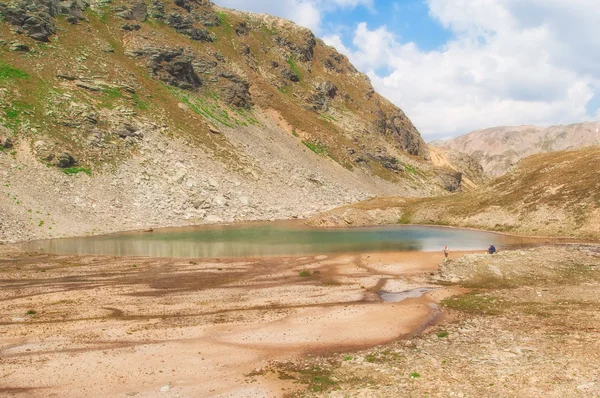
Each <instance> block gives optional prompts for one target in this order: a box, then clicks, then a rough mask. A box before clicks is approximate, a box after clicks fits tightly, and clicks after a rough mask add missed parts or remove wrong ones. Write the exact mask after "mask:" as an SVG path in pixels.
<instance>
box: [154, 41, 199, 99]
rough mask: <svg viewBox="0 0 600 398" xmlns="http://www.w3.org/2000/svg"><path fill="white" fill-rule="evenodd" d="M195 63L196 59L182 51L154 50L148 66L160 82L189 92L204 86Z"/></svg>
mask: <svg viewBox="0 0 600 398" xmlns="http://www.w3.org/2000/svg"><path fill="white" fill-rule="evenodd" d="M193 63H194V58H193V57H192V56H189V55H185V54H184V52H183V50H182V49H177V50H175V49H154V50H153V51H151V55H150V59H149V62H148V66H149V68H150V70H151V71H152V73H153V74H154V75H155V76H156V77H157V78H158V79H159V80H162V81H163V82H165V83H167V84H169V85H171V86H175V87H180V88H183V89H188V90H189V89H194V88H197V87H200V86H201V85H202V82H201V81H200V78H199V77H198V75H197V74H196V72H195V70H194V65H193Z"/></svg>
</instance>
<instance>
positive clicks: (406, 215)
mask: <svg viewBox="0 0 600 398" xmlns="http://www.w3.org/2000/svg"><path fill="white" fill-rule="evenodd" d="M410 216H411V215H410V214H409V213H404V214H402V217H400V219H399V220H398V224H404V225H406V224H410V223H411V220H410Z"/></svg>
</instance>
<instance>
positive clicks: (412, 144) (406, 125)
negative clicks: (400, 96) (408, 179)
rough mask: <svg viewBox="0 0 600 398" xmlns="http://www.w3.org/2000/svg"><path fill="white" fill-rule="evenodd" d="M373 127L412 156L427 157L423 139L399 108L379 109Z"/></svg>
mask: <svg viewBox="0 0 600 398" xmlns="http://www.w3.org/2000/svg"><path fill="white" fill-rule="evenodd" d="M375 128H376V129H377V131H378V132H379V133H380V134H384V135H387V136H390V137H391V138H392V139H393V141H394V142H395V143H396V145H398V146H399V147H400V148H401V149H402V150H403V151H406V152H408V153H410V154H411V155H414V156H423V157H425V158H427V159H428V158H429V153H428V150H427V145H426V144H425V141H423V139H422V138H421V135H420V134H419V132H418V131H417V129H416V128H415V126H414V125H413V124H412V123H411V122H410V120H409V119H408V118H407V117H406V115H405V114H404V112H402V111H401V110H400V109H396V110H394V111H392V112H389V113H386V112H384V111H383V110H382V109H380V110H379V112H378V115H377V120H376V122H375Z"/></svg>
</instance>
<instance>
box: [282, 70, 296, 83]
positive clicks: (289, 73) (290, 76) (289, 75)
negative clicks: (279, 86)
mask: <svg viewBox="0 0 600 398" xmlns="http://www.w3.org/2000/svg"><path fill="white" fill-rule="evenodd" d="M279 73H280V74H281V77H283V78H284V79H286V80H289V81H291V82H294V83H298V82H299V81H300V76H298V75H297V74H296V72H294V71H293V70H291V69H289V68H284V69H282V70H281V72H279Z"/></svg>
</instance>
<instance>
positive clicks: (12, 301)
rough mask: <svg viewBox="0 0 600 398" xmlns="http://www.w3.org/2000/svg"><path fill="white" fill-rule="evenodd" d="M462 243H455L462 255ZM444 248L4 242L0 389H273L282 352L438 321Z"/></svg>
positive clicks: (94, 393) (317, 349)
mask: <svg viewBox="0 0 600 398" xmlns="http://www.w3.org/2000/svg"><path fill="white" fill-rule="evenodd" d="M460 255H461V253H454V256H456V258H458V256H460ZM441 257H442V256H441V253H395V254H371V255H352V254H347V255H340V256H335V257H333V256H330V257H328V256H317V257H299V258H289V257H287V258H272V259H261V260H257V259H232V260H198V261H190V260H189V259H186V260H178V259H153V258H116V257H93V256H88V257H78V256H51V255H45V254H27V253H21V252H17V251H14V250H10V249H9V248H7V247H0V395H2V396H27V397H82V396H86V397H106V396H111V397H113V396H114V397H118V396H137V397H154V396H161V397H163V396H164V397H203V396H219V397H273V396H275V397H276V396H281V395H284V394H286V393H289V392H291V391H295V390H297V389H298V388H302V386H301V385H298V384H296V383H294V382H293V381H292V380H281V379H280V378H277V377H262V378H257V377H255V374H256V372H257V369H259V370H260V369H263V368H265V367H266V366H268V364H269V363H271V361H273V360H278V361H289V360H297V359H300V358H304V357H306V355H314V354H326V353H332V352H341V351H348V350H351V351H352V350H358V349H365V348H368V347H373V346H376V345H380V344H387V343H390V342H393V341H397V340H398V339H399V338H401V337H404V336H409V335H412V334H414V333H416V332H419V331H421V330H423V329H424V328H425V327H427V326H428V325H430V324H431V323H432V322H433V321H434V320H435V319H436V317H437V316H438V315H439V311H438V310H437V307H436V306H435V303H436V301H439V300H441V299H442V298H444V296H448V295H452V294H454V293H453V291H452V290H449V289H446V290H444V291H437V292H436V293H435V295H426V296H424V297H421V298H411V299H407V300H405V301H403V302H399V303H383V302H382V301H381V299H380V298H379V296H378V295H377V294H376V292H377V291H378V290H380V289H384V290H386V291H392V292H399V291H403V290H407V289H411V288H415V287H422V286H431V283H427V282H426V279H427V278H428V277H430V274H432V273H435V272H436V271H437V269H438V264H439V262H440V260H441Z"/></svg>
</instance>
